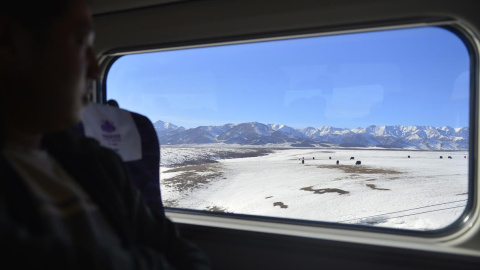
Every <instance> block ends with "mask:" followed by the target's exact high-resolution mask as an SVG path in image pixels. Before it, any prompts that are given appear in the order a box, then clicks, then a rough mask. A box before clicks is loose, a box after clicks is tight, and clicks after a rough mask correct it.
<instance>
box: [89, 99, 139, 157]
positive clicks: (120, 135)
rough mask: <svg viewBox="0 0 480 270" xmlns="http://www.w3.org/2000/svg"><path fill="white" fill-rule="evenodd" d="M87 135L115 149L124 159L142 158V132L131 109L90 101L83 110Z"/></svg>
mask: <svg viewBox="0 0 480 270" xmlns="http://www.w3.org/2000/svg"><path fill="white" fill-rule="evenodd" d="M82 122H83V126H84V130H85V136H87V137H91V138H94V139H97V140H98V141H99V142H100V144H101V145H103V146H105V147H108V148H111V149H113V150H114V151H115V152H117V154H119V155H120V156H121V157H122V159H123V160H124V161H132V160H138V159H141V158H142V145H141V139H140V134H139V132H138V129H137V126H136V125H135V122H134V121H133V117H132V115H131V113H130V112H129V111H126V110H123V109H119V108H116V107H113V106H107V105H102V104H97V103H90V104H89V105H88V106H87V107H86V108H85V109H84V111H83V115H82Z"/></svg>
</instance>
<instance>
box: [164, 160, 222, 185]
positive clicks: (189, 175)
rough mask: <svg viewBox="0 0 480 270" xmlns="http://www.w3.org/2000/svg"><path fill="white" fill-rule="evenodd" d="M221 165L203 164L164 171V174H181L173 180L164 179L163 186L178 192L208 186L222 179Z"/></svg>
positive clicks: (172, 178)
mask: <svg viewBox="0 0 480 270" xmlns="http://www.w3.org/2000/svg"><path fill="white" fill-rule="evenodd" d="M220 167H221V165H220V164H203V165H194V166H186V167H181V168H175V169H171V170H167V171H164V172H163V173H173V172H180V174H179V175H176V176H174V177H171V178H165V179H163V180H162V181H163V184H164V185H165V186H167V187H171V188H174V189H175V190H177V191H187V190H192V189H195V188H199V187H201V186H204V185H206V184H208V183H209V182H210V181H211V180H213V179H216V178H219V177H222V176H223V172H221V170H220V169H221V168H220Z"/></svg>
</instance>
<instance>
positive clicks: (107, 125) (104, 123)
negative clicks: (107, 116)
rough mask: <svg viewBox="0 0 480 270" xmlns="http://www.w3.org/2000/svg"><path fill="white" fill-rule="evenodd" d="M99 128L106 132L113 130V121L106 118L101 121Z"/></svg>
mask: <svg viewBox="0 0 480 270" xmlns="http://www.w3.org/2000/svg"><path fill="white" fill-rule="evenodd" d="M101 128H102V130H103V131H105V132H107V133H111V132H114V131H115V130H116V128H115V126H114V125H113V122H110V121H108V120H104V121H102V125H101Z"/></svg>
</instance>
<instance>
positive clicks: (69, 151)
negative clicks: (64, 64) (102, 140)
mask: <svg viewBox="0 0 480 270" xmlns="http://www.w3.org/2000/svg"><path fill="white" fill-rule="evenodd" d="M43 147H44V148H45V149H46V150H47V151H48V152H49V153H50V155H52V156H53V157H54V158H55V159H56V160H57V161H58V162H59V163H60V164H61V165H62V167H63V168H64V169H65V170H66V171H67V172H69V173H70V175H72V176H73V178H74V179H75V180H76V181H77V182H78V183H79V184H80V185H81V186H82V187H83V189H84V190H85V191H86V192H87V193H88V194H89V196H90V197H91V199H92V200H93V201H94V202H95V203H96V204H97V206H98V207H99V209H100V211H101V212H102V213H103V215H104V216H105V218H106V219H107V221H108V222H109V223H110V225H111V227H112V228H113V230H114V231H115V233H116V234H117V235H118V237H119V238H120V240H121V242H122V247H110V248H108V249H106V250H105V249H101V248H100V247H96V246H81V245H76V246H74V247H66V246H62V244H60V243H58V242H56V241H55V240H54V239H52V237H50V236H49V235H48V233H46V231H47V230H46V228H45V227H44V224H43V221H42V218H41V216H40V214H39V211H38V209H37V208H36V205H35V202H34V198H33V195H32V194H31V193H30V192H29V191H28V189H27V187H26V186H25V185H24V183H23V181H21V179H20V177H19V175H18V174H17V173H16V172H15V171H14V170H13V169H12V168H11V166H10V165H9V164H8V163H7V162H6V161H5V159H4V158H2V157H0V176H1V178H0V245H1V246H2V250H3V251H2V255H1V256H0V257H1V261H2V265H4V266H6V265H12V268H15V269H210V268H209V265H208V263H207V259H206V257H205V255H204V254H203V253H202V252H201V251H199V250H198V249H197V248H196V247H194V246H193V245H191V244H190V243H188V242H186V241H185V240H183V239H182V238H181V237H180V236H179V235H178V233H177V231H176V229H175V226H174V225H173V223H172V222H171V221H169V220H168V219H167V218H166V217H165V216H164V215H162V214H154V213H152V212H151V211H149V209H148V207H147V206H146V204H145V202H144V201H143V199H142V198H141V196H140V193H139V192H138V191H137V190H136V189H135V188H133V185H132V183H131V181H130V179H129V176H128V174H127V172H126V169H125V166H124V164H123V163H122V161H121V159H120V158H119V157H118V156H117V154H115V153H114V152H113V151H111V150H109V149H106V148H104V147H101V146H100V145H99V144H98V143H97V142H96V141H95V140H92V139H88V138H84V137H80V136H78V135H77V134H75V133H74V132H73V131H63V132H58V133H55V134H49V135H47V136H45V138H44V140H43ZM26 267H28V268H26Z"/></svg>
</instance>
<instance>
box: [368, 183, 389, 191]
mask: <svg viewBox="0 0 480 270" xmlns="http://www.w3.org/2000/svg"><path fill="white" fill-rule="evenodd" d="M367 187H369V188H371V189H374V190H390V189H388V188H377V187H376V186H375V185H374V184H367Z"/></svg>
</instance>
